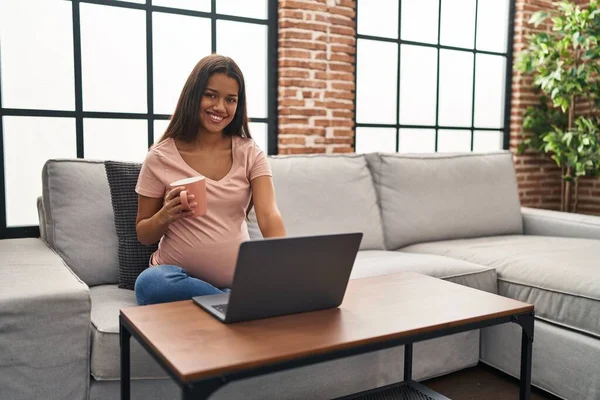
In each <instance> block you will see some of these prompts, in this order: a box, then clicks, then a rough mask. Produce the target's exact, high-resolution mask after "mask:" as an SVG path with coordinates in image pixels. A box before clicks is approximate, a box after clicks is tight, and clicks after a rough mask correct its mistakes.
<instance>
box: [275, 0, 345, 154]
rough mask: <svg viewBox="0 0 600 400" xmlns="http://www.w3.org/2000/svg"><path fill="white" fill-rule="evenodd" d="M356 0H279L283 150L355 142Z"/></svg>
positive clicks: (326, 149) (338, 149)
mask: <svg viewBox="0 0 600 400" xmlns="http://www.w3.org/2000/svg"><path fill="white" fill-rule="evenodd" d="M355 13H356V1H354V0H281V1H279V89H278V90H279V96H278V111H279V120H278V123H279V143H278V144H279V154H295V153H348V152H352V151H353V147H352V146H353V141H354V130H353V126H354V53H355V51H356V39H355V33H356V31H355V29H356V22H355Z"/></svg>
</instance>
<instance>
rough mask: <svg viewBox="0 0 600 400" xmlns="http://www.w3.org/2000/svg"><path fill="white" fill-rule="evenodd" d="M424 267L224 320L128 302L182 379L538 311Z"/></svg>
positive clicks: (134, 320) (188, 309)
mask: <svg viewBox="0 0 600 400" xmlns="http://www.w3.org/2000/svg"><path fill="white" fill-rule="evenodd" d="M533 309H534V307H533V305H530V304H526V303H523V302H520V301H516V300H513V299H509V298H505V297H501V296H497V295H494V294H491V293H487V292H484V291H480V290H477V289H473V288H469V287H466V286H461V285H458V284H454V283H451V282H447V281H443V280H441V279H436V278H432V277H429V276H425V275H421V274H417V273H398V274H390V275H381V276H375V277H369V278H360V279H353V280H350V282H349V283H348V289H347V291H346V295H345V297H344V301H343V303H342V304H341V305H340V307H338V308H333V309H327V310H321V311H314V312H308V313H301V314H294V315H286V316H281V317H274V318H267V319H261V320H255V321H248V322H240V323H235V324H224V323H222V322H220V321H218V320H217V319H215V318H214V317H213V316H211V315H210V314H208V313H207V312H205V311H204V310H202V309H201V308H200V307H199V306H198V305H196V304H195V303H193V302H192V301H191V300H188V301H180V302H173V303H165V304H157V305H150V306H142V307H129V308H124V309H122V310H121V315H122V317H123V319H124V320H125V321H126V323H127V324H128V326H129V327H130V329H132V330H133V331H134V333H135V334H136V335H137V336H138V337H140V338H141V340H144V341H145V342H146V344H147V345H148V346H149V347H150V348H152V349H153V350H154V351H155V352H156V353H157V355H158V356H159V357H160V358H161V359H162V360H163V361H164V362H165V363H166V364H167V365H168V366H170V367H171V368H172V370H173V372H174V373H175V374H176V376H177V377H178V378H179V379H180V380H181V381H182V382H191V381H195V380H198V379H203V378H209V377H213V376H219V375H224V374H227V373H233V372H239V371H243V370H246V369H250V368H256V367H261V366H266V365H270V364H273V363H277V362H283V361H290V360H294V359H298V358H302V357H307V356H315V355H320V354H325V353H328V352H331V351H337V350H344V349H350V348H352V347H356V346H360V345H366V344H375V343H378V342H385V341H388V340H393V339H402V338H406V337H409V336H413V335H417V334H425V333H428V332H434V331H437V330H440V329H445V328H452V327H457V326H461V325H466V324H469V323H475V322H482V321H486V320H490V319H494V318H498V317H505V316H510V315H513V314H519V313H527V312H532V311H533Z"/></svg>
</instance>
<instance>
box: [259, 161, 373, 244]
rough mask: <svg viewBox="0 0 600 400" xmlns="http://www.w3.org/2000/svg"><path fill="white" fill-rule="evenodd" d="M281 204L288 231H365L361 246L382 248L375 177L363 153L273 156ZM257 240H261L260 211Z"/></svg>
mask: <svg viewBox="0 0 600 400" xmlns="http://www.w3.org/2000/svg"><path fill="white" fill-rule="evenodd" d="M269 162H270V164H271V168H272V170H273V182H274V185H275V194H276V196H277V205H278V207H279V210H280V211H281V215H282V216H283V220H284V222H285V226H286V230H287V233H288V235H291V236H296V235H312V234H327V233H343V232H363V239H362V242H361V244H360V249H361V250H383V228H382V225H381V216H380V212H379V207H378V205H377V196H376V194H375V188H374V186H373V180H372V178H371V174H370V172H369V169H368V167H367V162H366V160H365V158H364V156H362V155H356V154H354V155H316V156H315V155H302V156H278V157H270V158H269ZM249 218H250V224H249V227H248V231H249V233H250V235H251V236H250V237H251V238H252V239H256V238H260V237H261V235H260V230H259V229H258V225H257V222H256V215H255V214H254V213H253V212H252V213H251V214H250V216H249Z"/></svg>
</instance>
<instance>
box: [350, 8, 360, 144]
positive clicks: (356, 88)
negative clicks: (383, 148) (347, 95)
mask: <svg viewBox="0 0 600 400" xmlns="http://www.w3.org/2000/svg"><path fill="white" fill-rule="evenodd" d="M359 3H360V0H356V10H355V12H354V17H353V19H354V26H355V27H356V35H355V40H354V47H355V48H356V51H355V52H354V127H353V129H354V140H353V141H352V151H353V152H355V153H356V137H357V135H356V130H357V129H358V124H357V122H356V115H357V114H358V110H357V108H356V103H357V100H358V86H357V84H358V78H357V77H358V40H359V39H360V37H359V34H358V6H359Z"/></svg>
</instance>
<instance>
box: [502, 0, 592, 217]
mask: <svg viewBox="0 0 600 400" xmlns="http://www.w3.org/2000/svg"><path fill="white" fill-rule="evenodd" d="M577 2H578V3H579V4H581V5H585V4H586V3H587V2H588V0H578V1H577ZM552 3H553V2H552V1H551V0H516V15H515V37H514V47H513V51H514V54H515V58H516V56H517V54H518V52H519V51H521V50H522V49H523V48H524V47H525V41H526V37H527V35H528V34H530V33H532V32H533V28H532V27H531V26H530V25H529V24H527V21H528V20H529V18H530V17H531V15H532V14H533V13H534V12H536V11H539V10H548V9H551V8H552V7H553V5H552ZM548 27H549V24H546V25H545V26H541V27H540V30H544V29H548ZM537 102H538V98H537V96H536V95H535V93H534V91H533V89H532V78H531V77H525V76H522V75H521V74H520V73H519V72H518V71H516V70H515V71H514V73H513V80H512V111H511V124H510V131H511V135H510V149H511V150H512V151H513V152H516V148H517V146H518V144H519V143H520V141H521V130H522V124H523V113H524V111H525V109H526V108H527V106H530V105H535V104H537ZM515 167H516V171H517V181H518V183H519V196H520V199H521V204H522V205H523V206H527V207H537V208H546V209H553V210H558V209H560V182H561V177H560V170H559V169H558V167H556V164H555V163H554V161H552V160H551V159H550V158H549V157H547V156H544V155H536V154H524V155H516V156H515ZM579 185H580V189H579V212H582V213H586V214H600V182H599V181H598V180H595V179H594V180H592V179H587V178H585V179H581V181H580V184H579Z"/></svg>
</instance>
